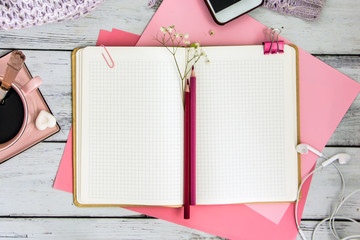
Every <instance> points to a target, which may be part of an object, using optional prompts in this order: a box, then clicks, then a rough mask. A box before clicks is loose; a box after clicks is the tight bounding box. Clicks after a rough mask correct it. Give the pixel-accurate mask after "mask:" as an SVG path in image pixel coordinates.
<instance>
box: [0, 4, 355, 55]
mask: <svg viewBox="0 0 360 240" xmlns="http://www.w3.org/2000/svg"><path fill="white" fill-rule="evenodd" d="M146 5H147V0H141V1H132V2H131V4H129V1H128V0H107V1H105V2H104V3H103V4H102V5H101V6H99V7H98V8H97V9H96V10H95V11H94V12H92V13H91V14H89V15H88V16H86V17H83V18H81V19H78V20H73V21H68V22H65V23H55V24H46V25H43V26H37V27H32V28H27V29H19V30H11V31H3V32H2V37H1V38H0V44H1V46H2V47H3V48H21V49H67V50H70V49H74V48H76V47H80V46H87V45H95V43H96V39H97V36H98V33H99V30H100V29H107V30H111V28H113V27H114V28H118V29H122V30H125V31H130V32H133V33H136V34H141V33H142V31H143V30H144V29H145V27H146V25H147V23H148V22H149V20H150V19H151V17H152V15H153V13H154V10H153V9H148V8H147V6H146ZM204 7H205V5H204ZM359 10H360V3H359V2H358V1H354V0H343V1H336V0H328V1H326V5H325V7H324V10H323V13H322V15H321V18H320V19H319V20H318V21H314V22H309V21H305V20H302V19H298V18H295V17H292V16H284V15H281V14H279V13H276V12H273V11H271V10H269V9H264V8H258V9H256V10H255V11H254V12H252V13H250V15H251V16H252V17H254V18H255V19H257V20H258V21H260V22H262V23H263V24H265V25H266V26H271V27H279V28H282V29H283V33H282V35H283V36H284V37H286V38H287V39H289V40H290V41H292V42H293V43H295V44H297V45H298V46H299V47H301V48H303V49H305V50H306V51H308V52H310V53H313V54H314V53H317V54H360V47H359V42H360V28H359V27H358V22H360V15H359V14H358V12H359ZM185 15H186V14H185ZM185 15H184V17H185ZM166 24H169V25H170V24H172V23H164V25H166ZM237 34H240V36H241V34H246V32H244V33H237Z"/></svg>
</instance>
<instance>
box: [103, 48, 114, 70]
mask: <svg viewBox="0 0 360 240" xmlns="http://www.w3.org/2000/svg"><path fill="white" fill-rule="evenodd" d="M100 47H103V48H104V49H105V51H106V53H107V55H108V56H109V58H110V60H111V62H112V65H110V64H109V62H108V60H106V57H105V55H104V54H103V53H102V56H103V58H104V60H105V61H106V64H107V65H108V66H109V68H114V67H115V63H114V60H113V59H112V57H111V55H110V53H109V52H108V50H107V49H106V47H105V46H104V45H103V44H101V45H100Z"/></svg>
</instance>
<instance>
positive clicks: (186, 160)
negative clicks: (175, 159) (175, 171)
mask: <svg viewBox="0 0 360 240" xmlns="http://www.w3.org/2000/svg"><path fill="white" fill-rule="evenodd" d="M184 118H185V119H184V219H190V88H189V80H187V81H186V86H185V115H184Z"/></svg>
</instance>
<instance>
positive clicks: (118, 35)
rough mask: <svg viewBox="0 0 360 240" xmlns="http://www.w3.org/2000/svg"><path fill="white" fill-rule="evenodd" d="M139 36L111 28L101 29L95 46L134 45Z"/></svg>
mask: <svg viewBox="0 0 360 240" xmlns="http://www.w3.org/2000/svg"><path fill="white" fill-rule="evenodd" d="M139 38H140V36H139V35H136V34H133V33H129V32H125V31H122V30H119V29H115V28H113V29H112V31H111V32H109V31H106V30H103V29H101V30H100V33H99V37H98V40H97V42H96V46H100V45H101V44H103V45H105V46H134V45H135V44H136V42H137V41H138V40H139Z"/></svg>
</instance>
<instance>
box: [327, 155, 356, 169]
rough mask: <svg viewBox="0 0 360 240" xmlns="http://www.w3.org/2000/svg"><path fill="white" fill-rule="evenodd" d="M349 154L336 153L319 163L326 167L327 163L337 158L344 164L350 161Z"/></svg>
mask: <svg viewBox="0 0 360 240" xmlns="http://www.w3.org/2000/svg"><path fill="white" fill-rule="evenodd" d="M350 159H351V156H350V155H349V154H346V153H338V154H336V155H334V156H332V157H331V158H329V159H328V160H325V161H324V162H323V163H321V166H323V167H326V166H327V165H329V164H330V163H332V162H334V161H336V160H339V164H346V163H348V162H349V161H350Z"/></svg>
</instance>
